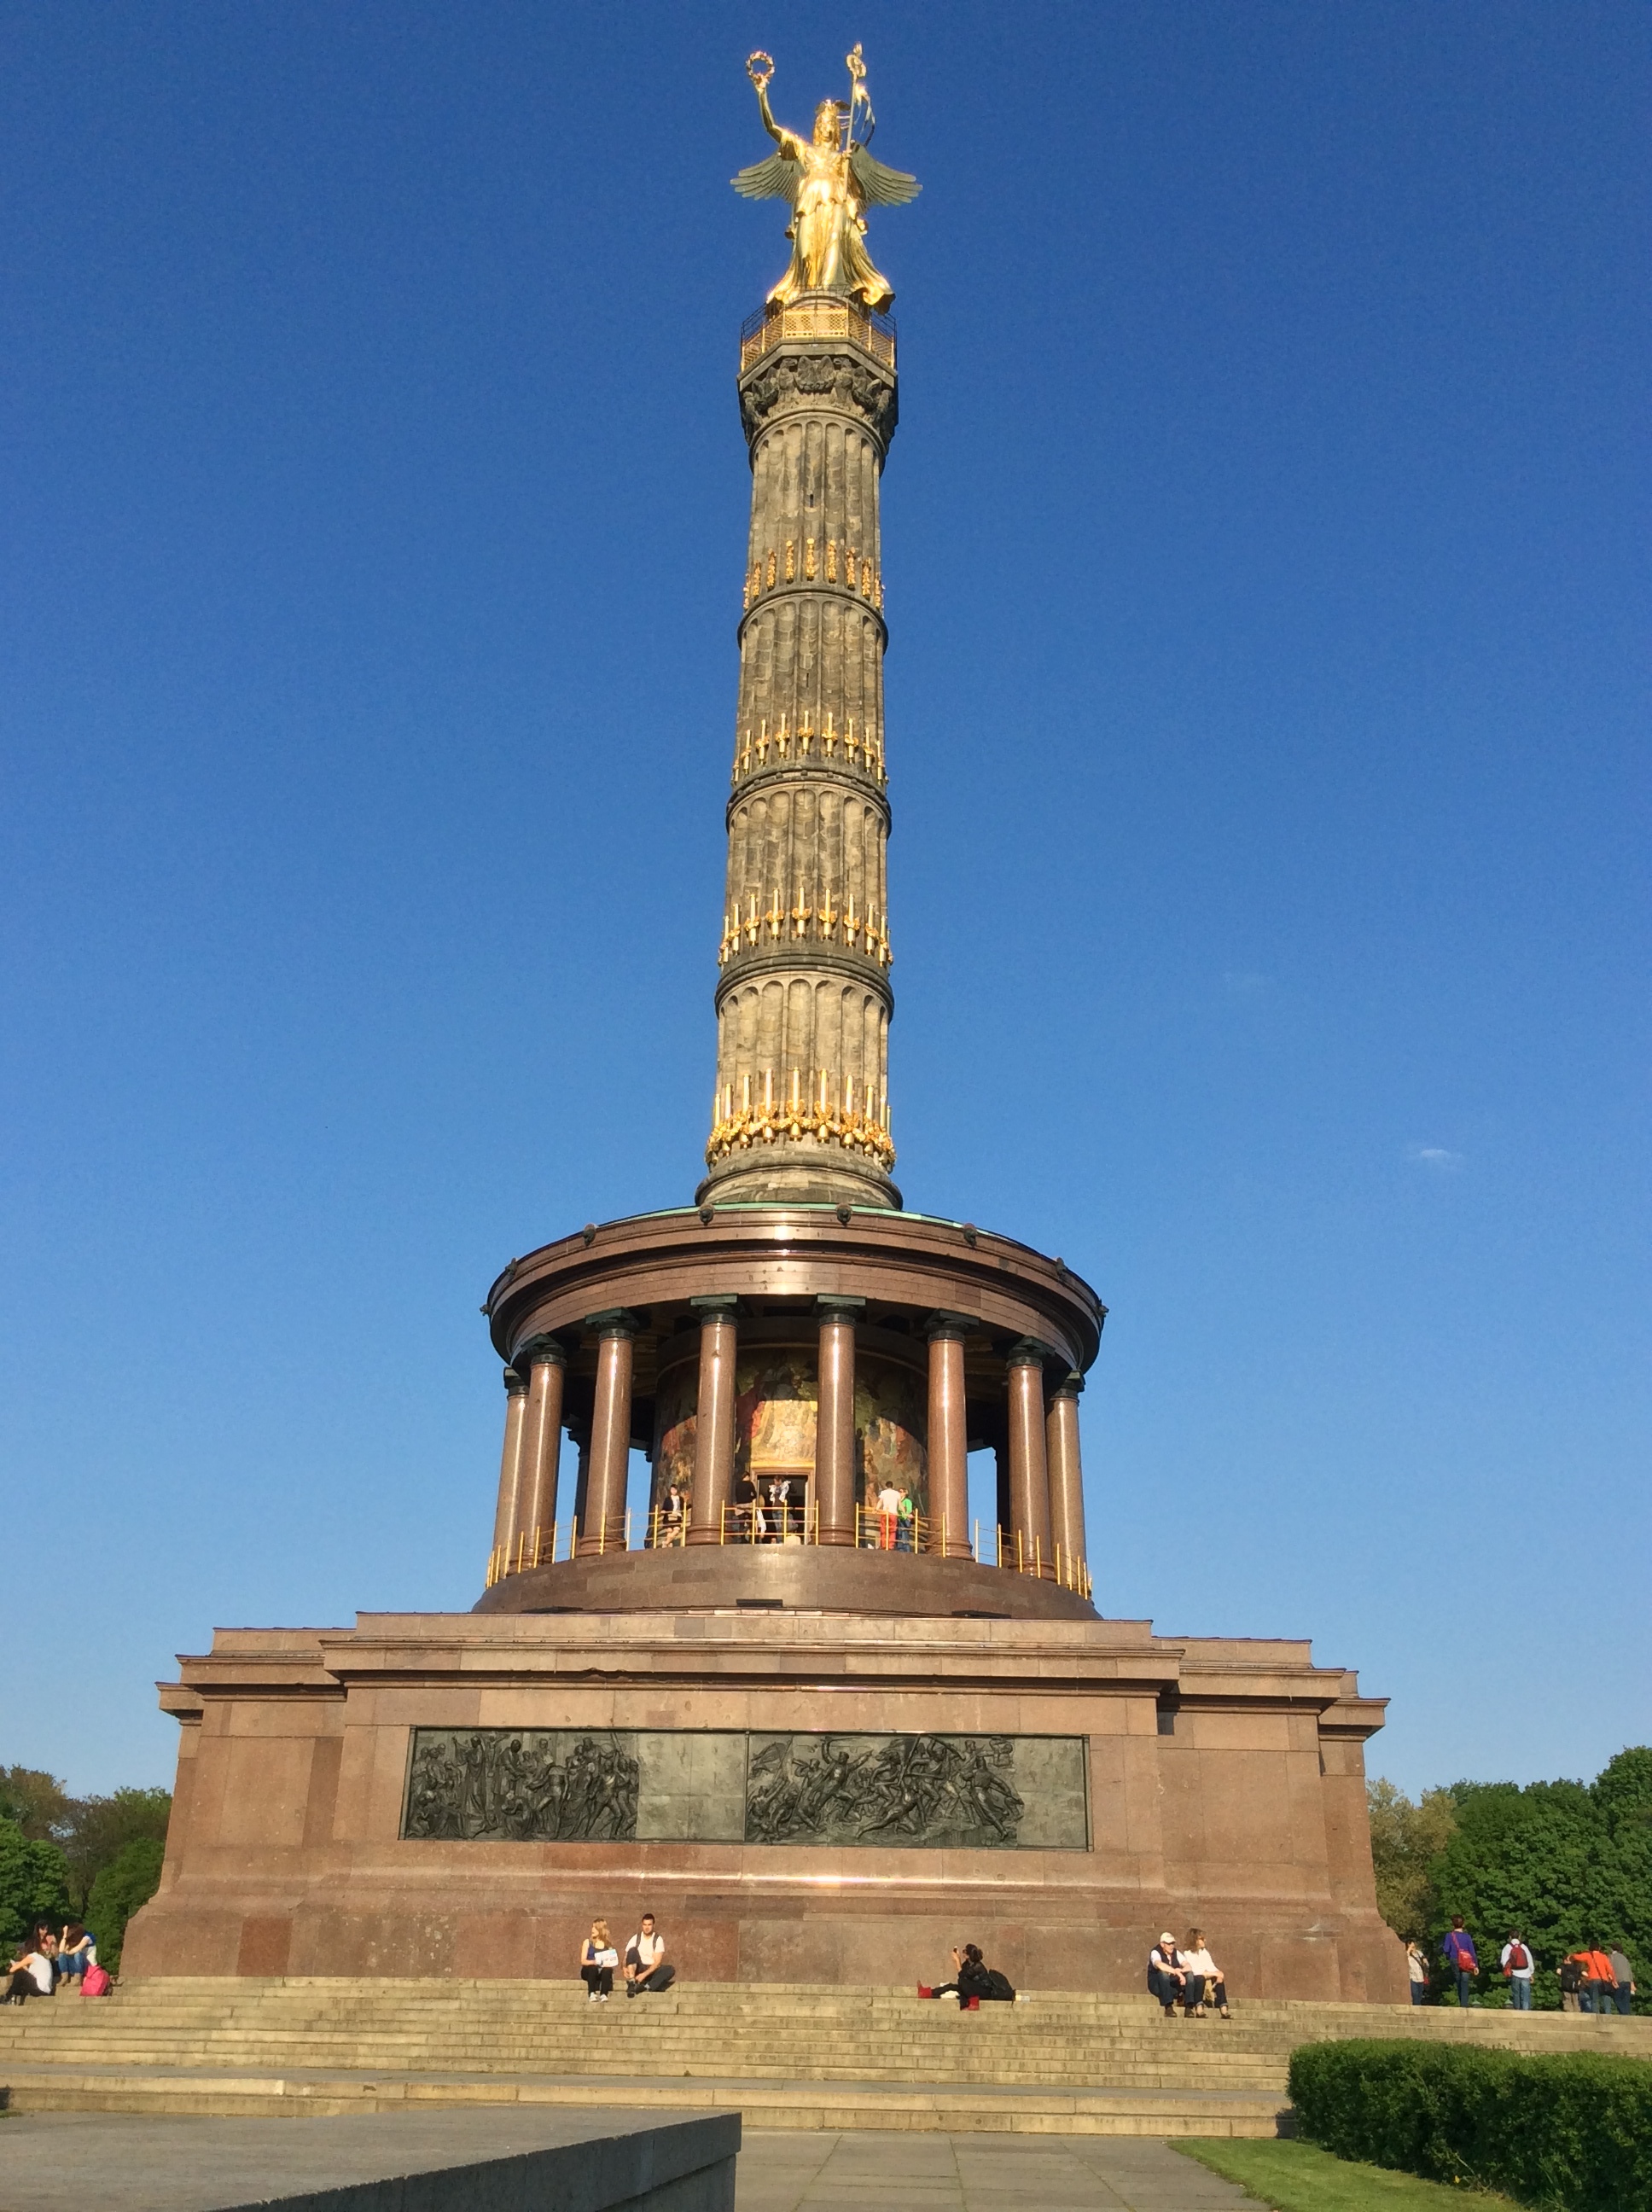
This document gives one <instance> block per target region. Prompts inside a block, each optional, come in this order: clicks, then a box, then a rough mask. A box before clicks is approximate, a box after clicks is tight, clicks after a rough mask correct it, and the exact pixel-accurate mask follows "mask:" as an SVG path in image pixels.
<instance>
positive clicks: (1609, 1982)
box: [1571, 1943, 1618, 2012]
mask: <svg viewBox="0 0 1652 2212" xmlns="http://www.w3.org/2000/svg"><path fill="white" fill-rule="evenodd" d="M1571 1956H1572V1958H1573V1959H1574V1960H1576V1963H1577V1965H1578V1966H1580V1967H1581V1968H1582V1973H1583V1980H1582V1986H1581V1987H1580V1989H1579V1990H1578V1992H1577V1999H1578V2002H1579V2003H1580V2004H1581V2005H1582V2008H1583V2010H1584V2011H1585V2012H1612V2011H1613V2010H1614V2009H1615V2008H1616V2006H1617V2002H1618V1977H1617V1975H1616V1974H1615V1973H1614V1972H1613V1969H1612V1961H1611V1960H1610V1959H1608V1958H1607V1956H1606V1953H1605V1952H1604V1951H1603V1950H1602V1949H1601V1948H1600V1945H1599V1943H1595V1944H1594V1945H1592V1946H1591V1947H1590V1948H1589V1949H1588V1950H1587V1951H1574V1952H1573V1953H1572V1954H1571Z"/></svg>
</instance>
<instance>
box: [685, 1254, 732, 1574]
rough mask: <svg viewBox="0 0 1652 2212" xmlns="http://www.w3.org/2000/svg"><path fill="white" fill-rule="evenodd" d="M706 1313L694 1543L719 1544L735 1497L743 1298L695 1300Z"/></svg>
mask: <svg viewBox="0 0 1652 2212" xmlns="http://www.w3.org/2000/svg"><path fill="white" fill-rule="evenodd" d="M689 1304H690V1305H692V1306H694V1307H695V1309H696V1310H698V1312H699V1315H700V1396H699V1400H698V1402H697V1404H696V1406H695V1416H694V1498H693V1500H692V1510H691V1512H690V1515H689V1543H691V1544H719V1543H720V1542H721V1541H722V1540H723V1517H724V1513H725V1510H726V1508H727V1507H728V1505H729V1504H731V1503H732V1500H733V1497H734V1360H735V1354H736V1352H737V1351H738V1345H739V1325H738V1322H736V1320H735V1317H734V1316H735V1309H736V1306H737V1305H738V1299H735V1298H732V1297H706V1298H691V1299H690V1300H689Z"/></svg>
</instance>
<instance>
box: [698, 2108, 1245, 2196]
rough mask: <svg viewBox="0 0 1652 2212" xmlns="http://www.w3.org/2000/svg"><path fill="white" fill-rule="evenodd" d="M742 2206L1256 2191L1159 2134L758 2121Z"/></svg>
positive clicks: (744, 2173) (743, 2171) (744, 2160)
mask: <svg viewBox="0 0 1652 2212" xmlns="http://www.w3.org/2000/svg"><path fill="white" fill-rule="evenodd" d="M738 2172H739V2195H738V2198H737V2199H736V2212H817V2208H818V2212H826V2209H827V2208H828V2207H829V2208H831V2212H876V2208H882V2212H908V2208H910V2212H920V2209H921V2212H1022V2208H1023V2207H1025V2208H1027V2212H1230V2208H1232V2212H1238V2208H1239V2207H1241V2206H1248V2207H1249V2208H1250V2212H1256V2204H1255V2199H1254V2197H1248V2196H1247V2195H1246V2194H1245V2192H1244V2191H1243V2190H1242V2189H1241V2188H1240V2187H1239V2186H1238V2185H1237V2184H1236V2183H1235V2182H1231V2181H1224V2180H1222V2179H1221V2178H1220V2177H1219V2176H1218V2175H1217V2174H1214V2173H1208V2172H1206V2170H1205V2168H1204V2167H1203V2166H1198V2165H1196V2164H1195V2163H1194V2161H1193V2160H1192V2159H1190V2158H1184V2157H1182V2156H1181V2153H1180V2152H1178V2151H1174V2150H1172V2149H1171V2148H1170V2147H1169V2144H1168V2143H1165V2142H1157V2141H1155V2140H1153V2139H1152V2138H1151V2137H1143V2136H1010V2135H993V2136H983V2135H957V2136H951V2135H929V2134H914V2135H907V2134H897V2133H893V2132H891V2133H884V2132H881V2131H879V2132H876V2133H872V2132H869V2133H866V2134H863V2135H829V2134H826V2133H824V2132H819V2133H815V2134H807V2135H805V2134H799V2135H787V2134H782V2133H780V2132H779V2131H778V2130H776V2131H774V2132H772V2133H771V2132H768V2131H767V2130H765V2131H763V2132H762V2133H759V2132H757V2131H756V2130H750V2129H748V2130H747V2131H746V2136H745V2142H744V2148H742V2150H741V2152H740V2162H739V2168H738Z"/></svg>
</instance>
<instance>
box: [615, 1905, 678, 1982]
mask: <svg viewBox="0 0 1652 2212" xmlns="http://www.w3.org/2000/svg"><path fill="white" fill-rule="evenodd" d="M676 1979H677V1969H676V1967H675V1966H667V1965H666V1963H665V1937H664V1936H662V1935H661V1934H660V1933H659V1929H658V1928H657V1927H656V1926H655V1924H654V1916H653V1913H652V1912H645V1913H644V1914H643V1916H642V1924H641V1927H640V1928H639V1929H638V1930H637V1932H636V1934H635V1936H633V1937H632V1938H631V1940H630V1942H629V1943H628V1944H627V1945H626V1947H625V1994H626V1996H628V1997H634V1996H638V1995H639V1994H640V1993H641V1991H643V1990H668V1989H670V1987H671V1984H672V1983H673V1982H674V1981H675V1980H676Z"/></svg>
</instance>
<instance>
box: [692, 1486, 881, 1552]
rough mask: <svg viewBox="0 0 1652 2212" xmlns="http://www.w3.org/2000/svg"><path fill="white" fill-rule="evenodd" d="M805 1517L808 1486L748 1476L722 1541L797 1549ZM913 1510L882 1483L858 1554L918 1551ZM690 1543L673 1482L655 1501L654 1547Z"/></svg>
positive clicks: (871, 1501) (863, 1525) (869, 1506)
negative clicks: (861, 1551)
mask: <svg viewBox="0 0 1652 2212" xmlns="http://www.w3.org/2000/svg"><path fill="white" fill-rule="evenodd" d="M807 1515H808V1485H807V1483H806V1482H804V1481H801V1480H798V1479H796V1478H795V1477H793V1476H791V1475H775V1476H774V1477H772V1478H771V1479H770V1480H768V1481H763V1480H761V1479H760V1478H759V1477H758V1476H756V1475H755V1474H751V1473H750V1470H749V1469H748V1470H747V1472H746V1473H744V1474H742V1475H740V1476H739V1477H738V1479H737V1480H736V1482H735V1485H734V1501H733V1504H732V1505H731V1506H730V1508H729V1511H728V1518H727V1522H726V1528H725V1531H724V1534H725V1536H726V1540H727V1541H729V1542H731V1543H737V1544H800V1543H802V1542H803V1541H804V1540H805V1523H806V1519H807ZM917 1526H918V1509H917V1506H916V1504H915V1503H914V1499H913V1497H912V1493H911V1492H910V1491H906V1490H902V1488H901V1487H900V1486H899V1485H898V1484H897V1483H895V1482H893V1481H886V1482H884V1483H883V1484H882V1485H881V1486H879V1488H878V1490H877V1491H875V1492H873V1493H872V1495H871V1496H870V1497H869V1498H868V1499H867V1501H866V1505H865V1510H864V1511H863V1513H862V1515H861V1519H860V1542H861V1547H862V1548H863V1549H865V1550H867V1551H873V1552H911V1551H914V1550H915V1549H916V1548H917ZM688 1540H689V1501H688V1498H686V1497H685V1496H684V1494H683V1490H682V1489H681V1487H680V1486H679V1485H677V1483H675V1482H671V1483H668V1484H667V1485H666V1487H665V1497H664V1498H662V1499H661V1500H660V1503H659V1514H658V1525H657V1531H656V1534H655V1536H654V1540H653V1541H655V1543H656V1544H657V1545H659V1547H660V1548H661V1549H665V1547H668V1546H671V1545H679V1544H686V1543H687V1542H688Z"/></svg>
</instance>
